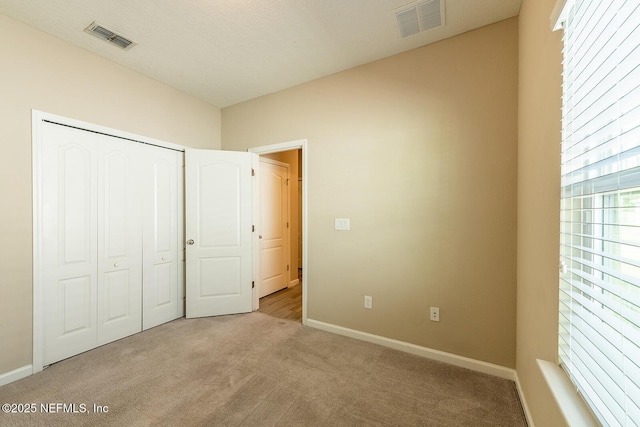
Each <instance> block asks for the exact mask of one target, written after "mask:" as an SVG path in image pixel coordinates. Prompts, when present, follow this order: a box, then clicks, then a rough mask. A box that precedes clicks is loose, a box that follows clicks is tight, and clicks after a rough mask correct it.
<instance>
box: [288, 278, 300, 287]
mask: <svg viewBox="0 0 640 427" xmlns="http://www.w3.org/2000/svg"><path fill="white" fill-rule="evenodd" d="M299 283H300V279H296V280H292V281H290V282H289V286H288V287H289V288H293V287H294V286H296V285H297V284H299Z"/></svg>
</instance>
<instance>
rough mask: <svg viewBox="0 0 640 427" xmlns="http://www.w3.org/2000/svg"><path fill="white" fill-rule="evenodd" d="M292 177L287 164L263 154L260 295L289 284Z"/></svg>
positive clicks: (261, 159)
mask: <svg viewBox="0 0 640 427" xmlns="http://www.w3.org/2000/svg"><path fill="white" fill-rule="evenodd" d="M288 179H289V168H288V165H287V164H285V163H280V162H276V161H274V160H271V159H266V158H260V227H259V233H260V269H259V271H260V273H259V274H260V279H259V280H260V282H259V288H258V289H259V295H260V298H262V297H263V296H265V295H269V294H272V293H274V292H276V291H279V290H281V289H284V288H286V287H287V286H288V285H289V274H288V268H290V267H289V233H288V231H289V230H288V226H289V189H288Z"/></svg>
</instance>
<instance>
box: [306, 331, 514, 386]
mask: <svg viewBox="0 0 640 427" xmlns="http://www.w3.org/2000/svg"><path fill="white" fill-rule="evenodd" d="M307 326H310V327H312V328H316V329H322V330H323V331H327V332H332V333H334V334H338V335H344V336H346V337H350V338H355V339H359V340H362V341H367V342H370V343H373V344H379V345H382V346H385V347H390V348H393V349H396V350H400V351H404V352H406V353H411V354H415V355H416V356H422V357H426V358H428V359H433V360H437V361H439V362H444V363H448V364H450V365H455V366H460V367H461V368H467V369H471V370H472V371H476V372H482V373H485V374H489V375H493V376H496V377H499V378H504V379H507V380H511V381H515V380H516V371H515V369H511V368H506V367H504V366H500V365H494V364H493V363H488V362H483V361H481V360H476V359H471V358H469V357H464V356H458V355H456V354H452V353H447V352H444V351H440V350H434V349H432V348H428V347H422V346H419V345H416V344H411V343H408V342H404V341H398V340H394V339H391V338H385V337H381V336H379V335H373V334H369V333H367V332H361V331H356V330H354V329H349V328H344V327H342V326H336V325H332V324H330V323H324V322H320V321H318V320H313V319H307Z"/></svg>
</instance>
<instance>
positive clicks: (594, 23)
mask: <svg viewBox="0 0 640 427" xmlns="http://www.w3.org/2000/svg"><path fill="white" fill-rule="evenodd" d="M567 7H569V8H570V9H569V10H568V13H566V14H565V24H564V65H563V68H564V70H563V71H564V72H563V78H564V84H563V103H562V104H563V105H562V193H561V197H562V200H561V209H562V212H561V230H560V231H561V237H560V244H561V248H560V255H561V262H562V264H563V265H565V266H566V268H563V270H562V272H561V273H560V325H559V359H560V363H561V365H562V366H563V367H564V369H565V370H566V371H567V373H568V375H569V376H570V377H571V379H572V381H573V382H574V384H575V385H576V387H577V388H578V390H579V391H580V393H581V394H582V396H583V397H584V399H585V400H586V401H587V403H588V404H589V405H590V407H591V408H592V409H593V411H594V413H595V415H596V416H597V417H598V418H599V420H600V422H601V423H602V424H603V425H610V426H639V425H640V347H639V345H640V48H639V45H640V1H638V0H576V1H575V2H573V3H572V4H571V5H568V6H567Z"/></svg>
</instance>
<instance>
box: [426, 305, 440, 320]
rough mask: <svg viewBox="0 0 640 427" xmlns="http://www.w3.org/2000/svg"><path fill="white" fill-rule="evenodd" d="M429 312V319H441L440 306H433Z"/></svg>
mask: <svg viewBox="0 0 640 427" xmlns="http://www.w3.org/2000/svg"><path fill="white" fill-rule="evenodd" d="M429 313H430V314H429V319H431V321H432V322H439V321H440V309H439V308H438V307H431V309H430V311H429Z"/></svg>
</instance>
